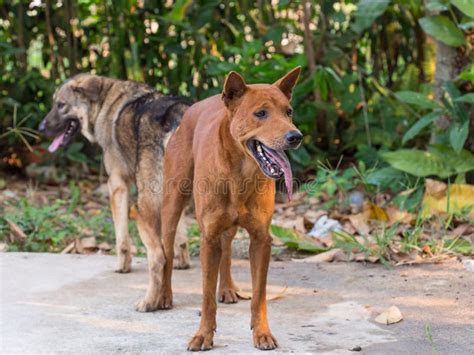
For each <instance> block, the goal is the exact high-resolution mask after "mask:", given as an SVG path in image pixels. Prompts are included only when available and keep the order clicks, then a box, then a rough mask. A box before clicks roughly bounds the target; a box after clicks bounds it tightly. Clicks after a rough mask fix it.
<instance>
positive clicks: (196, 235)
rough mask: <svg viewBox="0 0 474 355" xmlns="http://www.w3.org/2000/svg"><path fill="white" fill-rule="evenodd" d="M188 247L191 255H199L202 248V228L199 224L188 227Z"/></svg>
mask: <svg viewBox="0 0 474 355" xmlns="http://www.w3.org/2000/svg"><path fill="white" fill-rule="evenodd" d="M187 234H188V248H189V255H191V256H198V255H199V252H200V249H201V229H200V228H199V226H198V225H197V224H192V225H190V226H189V227H188V230H187Z"/></svg>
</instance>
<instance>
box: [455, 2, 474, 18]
mask: <svg viewBox="0 0 474 355" xmlns="http://www.w3.org/2000/svg"><path fill="white" fill-rule="evenodd" d="M451 4H453V5H454V6H456V7H457V8H458V9H459V10H461V11H462V12H464V13H465V14H466V15H467V16H469V17H472V18H474V2H473V1H472V0H451Z"/></svg>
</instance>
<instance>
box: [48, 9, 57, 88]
mask: <svg viewBox="0 0 474 355" xmlns="http://www.w3.org/2000/svg"><path fill="white" fill-rule="evenodd" d="M45 16H46V32H47V33H48V43H49V61H50V62H51V78H52V79H53V81H56V78H57V77H58V70H57V65H56V57H55V54H54V43H55V41H54V31H53V24H52V22H51V0H46V3H45Z"/></svg>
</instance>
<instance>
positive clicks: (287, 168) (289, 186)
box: [265, 149, 293, 201]
mask: <svg viewBox="0 0 474 355" xmlns="http://www.w3.org/2000/svg"><path fill="white" fill-rule="evenodd" d="M265 152H266V153H267V154H268V155H270V156H271V157H272V158H273V159H274V160H275V161H276V162H277V163H278V165H280V167H281V169H282V170H283V174H284V175H285V186H286V191H287V192H288V201H291V198H292V197H293V173H292V172H291V165H290V161H289V160H288V157H287V156H286V154H285V153H284V152H283V151H271V150H267V149H265Z"/></svg>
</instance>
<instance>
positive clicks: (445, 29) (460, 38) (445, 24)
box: [420, 15, 466, 47]
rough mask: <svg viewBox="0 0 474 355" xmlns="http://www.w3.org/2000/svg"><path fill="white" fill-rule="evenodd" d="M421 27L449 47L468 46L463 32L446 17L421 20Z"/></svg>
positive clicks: (440, 16)
mask: <svg viewBox="0 0 474 355" xmlns="http://www.w3.org/2000/svg"><path fill="white" fill-rule="evenodd" d="M420 26H421V28H423V30H424V31H425V32H426V33H428V34H429V35H431V36H433V37H434V38H436V39H437V40H438V41H441V42H443V43H445V44H447V45H448V46H453V47H459V46H462V45H464V44H466V40H465V39H464V34H463V32H462V31H461V30H460V29H459V28H458V27H457V26H456V25H455V24H454V23H453V22H452V21H451V20H450V19H449V18H448V17H446V16H443V15H436V16H429V17H423V18H422V19H420Z"/></svg>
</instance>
